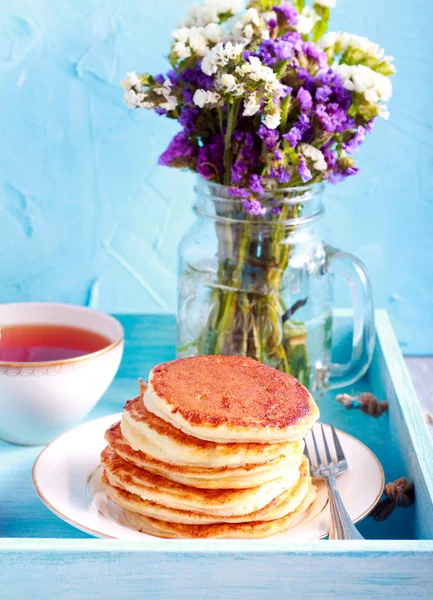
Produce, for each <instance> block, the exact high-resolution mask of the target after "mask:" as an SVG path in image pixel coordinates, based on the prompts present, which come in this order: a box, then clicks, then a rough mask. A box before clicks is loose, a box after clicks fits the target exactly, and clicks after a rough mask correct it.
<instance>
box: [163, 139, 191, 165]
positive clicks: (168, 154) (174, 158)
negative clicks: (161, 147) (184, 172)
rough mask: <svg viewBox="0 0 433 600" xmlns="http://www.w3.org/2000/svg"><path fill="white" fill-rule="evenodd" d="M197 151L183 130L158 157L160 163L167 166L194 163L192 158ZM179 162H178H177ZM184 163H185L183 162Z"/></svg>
mask: <svg viewBox="0 0 433 600" xmlns="http://www.w3.org/2000/svg"><path fill="white" fill-rule="evenodd" d="M195 153H196V148H195V146H193V145H192V144H191V142H190V140H189V139H188V137H187V136H186V135H185V134H184V132H183V131H181V132H180V133H178V134H177V135H175V136H174V138H173V139H172V140H171V142H170V143H169V145H168V148H167V150H166V151H165V152H163V153H162V154H161V156H160V157H159V159H158V164H159V165H163V166H165V167H171V166H188V165H190V166H191V165H192V162H193V161H192V158H193V157H194V155H195ZM176 163H177V164H176ZM183 163H184V164H183Z"/></svg>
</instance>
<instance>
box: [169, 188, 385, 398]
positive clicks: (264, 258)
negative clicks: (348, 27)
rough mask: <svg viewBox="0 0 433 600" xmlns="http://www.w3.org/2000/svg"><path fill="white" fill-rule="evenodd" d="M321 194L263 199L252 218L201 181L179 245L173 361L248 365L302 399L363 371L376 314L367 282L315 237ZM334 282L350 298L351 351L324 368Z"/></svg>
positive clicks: (291, 192) (360, 269)
mask: <svg viewBox="0 0 433 600" xmlns="http://www.w3.org/2000/svg"><path fill="white" fill-rule="evenodd" d="M323 187H324V186H323V185H322V184H315V185H312V186H303V187H298V188H286V189H278V190H275V191H274V192H272V193H265V194H262V195H261V196H260V197H259V199H260V201H261V203H262V206H266V207H268V210H267V211H266V214H265V215H251V214H248V212H247V211H246V210H245V208H244V207H243V205H242V200H241V199H240V198H237V197H234V196H233V195H231V194H230V192H229V189H228V188H227V187H224V186H222V185H219V184H215V183H210V182H208V181H205V180H203V179H201V178H199V180H198V184H197V187H196V203H195V205H194V212H195V214H196V217H197V219H196V221H195V223H194V224H193V225H192V227H191V228H190V229H189V231H188V232H187V233H186V234H185V236H184V237H183V239H182V241H181V243H180V246H179V280H178V281H179V284H178V356H179V357H187V356H195V355H198V354H236V355H242V356H251V357H252V358H255V359H257V360H259V361H261V362H263V363H265V364H268V365H270V366H272V367H275V368H277V369H280V370H282V371H285V372H287V373H291V374H292V375H294V376H295V377H297V378H298V379H299V380H300V381H301V383H303V384H304V385H305V386H307V387H308V388H309V389H310V391H312V392H315V391H324V390H326V389H330V388H333V387H339V386H343V385H349V384H351V383H352V382H353V381H355V380H356V379H358V378H359V377H360V376H361V375H362V374H363V373H364V372H365V370H366V368H367V367H368V364H369V362H370V360H371V356H372V352H373V347H374V323H373V319H374V313H373V304H372V296H371V289H370V283H369V278H368V274H367V272H366V269H365V267H364V265H363V264H362V263H361V262H360V261H359V260H358V259H356V258H355V257H354V256H352V255H350V254H348V253H347V252H343V251H342V250H339V249H337V248H334V247H332V246H330V245H329V244H327V243H326V242H325V241H324V240H323V239H322V237H321V236H320V232H319V227H318V226H319V224H320V220H321V217H322V215H323V213H324V207H323V202H322V193H323ZM334 274H340V275H343V276H344V277H345V278H346V280H347V281H348V283H349V286H350V289H351V292H352V299H353V310H354V313H353V315H354V316H353V319H354V323H353V348H352V356H351V359H350V360H349V361H348V362H347V363H345V364H334V363H332V358H331V354H332V303H333V279H334V277H333V276H334Z"/></svg>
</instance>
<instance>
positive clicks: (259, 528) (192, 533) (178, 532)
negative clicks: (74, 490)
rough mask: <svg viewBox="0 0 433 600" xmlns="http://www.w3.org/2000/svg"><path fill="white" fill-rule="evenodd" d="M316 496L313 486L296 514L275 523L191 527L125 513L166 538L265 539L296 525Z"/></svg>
mask: <svg viewBox="0 0 433 600" xmlns="http://www.w3.org/2000/svg"><path fill="white" fill-rule="evenodd" d="M315 497H316V488H315V487H314V485H310V487H309V489H308V492H307V494H306V496H305V497H304V499H303V501H302V502H301V503H300V504H299V505H298V506H297V508H296V509H295V510H294V511H293V512H291V513H289V514H287V515H285V516H284V517H281V518H280V519H275V520H273V521H253V522H247V523H216V524H211V525H187V524H184V523H171V522H168V521H162V520H160V519H153V518H151V517H145V516H143V515H140V514H137V513H134V512H131V511H129V510H125V511H124V512H125V515H126V518H127V519H128V521H129V522H130V523H131V525H132V526H133V527H135V528H136V529H138V530H139V531H142V532H143V533H147V534H149V535H154V536H157V537H162V538H192V539H200V538H239V539H240V538H263V537H268V536H271V535H275V534H276V533H280V532H282V531H286V530H287V529H290V528H292V527H294V526H296V525H297V524H298V523H299V521H300V520H301V519H302V517H303V515H304V513H305V511H306V510H307V509H308V507H309V506H310V505H311V504H312V502H313V501H314V499H315Z"/></svg>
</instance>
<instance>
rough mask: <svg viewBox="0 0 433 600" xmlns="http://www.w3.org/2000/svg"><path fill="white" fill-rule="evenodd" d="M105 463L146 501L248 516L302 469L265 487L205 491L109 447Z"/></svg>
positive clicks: (117, 481)
mask: <svg viewBox="0 0 433 600" xmlns="http://www.w3.org/2000/svg"><path fill="white" fill-rule="evenodd" d="M101 463H102V466H103V468H104V469H105V472H106V474H107V477H108V479H109V481H110V482H111V483H113V485H115V486H116V487H120V488H123V489H125V490H127V491H128V492H131V493H133V494H136V495H137V496H139V497H140V498H141V499H142V500H146V501H149V502H152V503H157V504H161V505H162V506H166V507H168V508H170V509H171V508H174V509H180V510H192V511H195V512H199V513H200V512H201V513H203V514H205V515H216V516H218V517H224V516H225V515H228V516H230V515H238V516H241V515H245V514H248V513H251V512H254V511H257V510H260V509H261V508H264V507H265V506H266V505H268V504H269V503H270V502H272V500H275V498H277V497H278V496H280V495H281V494H282V493H283V492H285V491H287V490H289V489H292V488H293V487H294V486H295V484H296V483H297V480H298V479H299V471H298V472H294V473H293V475H292V477H291V478H288V477H280V478H279V479H275V480H273V481H270V482H268V483H264V484H263V485H261V486H257V487H253V488H247V489H234V490H203V489H199V488H194V487H190V486H186V485H183V484H181V483H176V482H174V481H170V480H169V479H166V478H165V477H161V476H160V475H155V474H154V473H150V472H149V471H146V470H144V469H140V468H139V467H136V466H135V465H132V464H131V463H129V462H127V461H125V460H123V459H122V458H120V456H118V455H117V454H116V453H115V452H114V450H112V449H111V448H110V447H109V446H108V447H107V448H105V450H104V451H103V452H102V454H101Z"/></svg>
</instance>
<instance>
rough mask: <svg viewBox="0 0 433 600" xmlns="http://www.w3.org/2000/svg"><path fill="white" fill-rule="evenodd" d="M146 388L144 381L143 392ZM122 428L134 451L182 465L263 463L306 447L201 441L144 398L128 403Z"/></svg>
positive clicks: (297, 453)
mask: <svg viewBox="0 0 433 600" xmlns="http://www.w3.org/2000/svg"><path fill="white" fill-rule="evenodd" d="M145 389H146V387H145V386H144V385H143V384H142V392H143V393H144V392H145ZM120 427H121V430H122V435H123V437H124V438H125V439H126V440H127V441H128V443H129V444H130V446H131V447H132V448H133V449H134V450H141V451H142V452H144V453H146V454H148V455H150V456H152V457H153V458H156V459H159V460H162V461H166V462H167V461H168V462H173V463H175V464H178V465H179V464H183V465H191V466H200V467H222V466H244V465H247V464H262V463H264V462H267V461H269V460H272V459H274V458H279V457H282V456H288V455H298V456H301V454H302V452H303V447H304V444H303V442H302V441H297V442H280V443H276V444H263V443H261V444H254V443H244V444H237V443H232V444H219V443H217V442H209V441H207V440H201V439H198V438H195V437H192V436H191V435H187V434H185V433H183V431H181V430H180V429H177V428H176V427H173V425H171V424H170V423H167V422H166V421H163V420H162V419H160V418H159V417H157V416H156V415H154V414H153V413H151V412H150V411H148V410H147V408H146V407H145V406H144V403H143V400H142V398H141V397H137V398H134V400H130V401H129V402H127V403H126V405H125V410H124V411H123V415H122V420H121V423H120Z"/></svg>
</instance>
